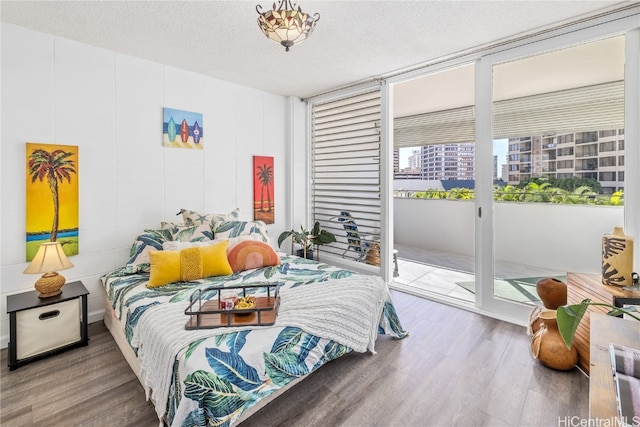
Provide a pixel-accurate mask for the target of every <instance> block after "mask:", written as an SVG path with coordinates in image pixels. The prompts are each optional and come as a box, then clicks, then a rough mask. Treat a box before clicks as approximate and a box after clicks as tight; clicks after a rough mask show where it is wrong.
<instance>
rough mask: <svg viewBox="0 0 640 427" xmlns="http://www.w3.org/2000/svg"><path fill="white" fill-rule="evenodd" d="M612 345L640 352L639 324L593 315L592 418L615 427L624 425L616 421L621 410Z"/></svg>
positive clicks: (599, 314)
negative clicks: (614, 373)
mask: <svg viewBox="0 0 640 427" xmlns="http://www.w3.org/2000/svg"><path fill="white" fill-rule="evenodd" d="M609 343H614V344H619V345H624V346H627V347H631V348H636V349H640V322H638V321H637V320H634V319H631V320H627V319H621V318H618V317H613V316H607V315H603V314H601V313H593V315H592V316H591V344H590V356H591V375H590V376H589V418H590V419H592V420H598V423H599V425H605V423H606V424H607V425H611V426H615V425H622V424H620V423H619V420H618V422H616V418H617V416H618V410H617V406H616V392H615V388H614V384H613V376H612V375H611V358H610V357H609ZM590 425H591V424H590ZM593 425H597V424H593Z"/></svg>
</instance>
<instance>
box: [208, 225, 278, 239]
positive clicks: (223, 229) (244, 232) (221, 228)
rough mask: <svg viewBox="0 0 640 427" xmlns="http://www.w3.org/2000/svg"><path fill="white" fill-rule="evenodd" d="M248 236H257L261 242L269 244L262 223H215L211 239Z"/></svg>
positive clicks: (265, 228)
mask: <svg viewBox="0 0 640 427" xmlns="http://www.w3.org/2000/svg"><path fill="white" fill-rule="evenodd" d="M250 234H259V235H260V237H261V238H262V241H263V242H267V243H269V234H268V232H267V224H265V223H264V222H263V221H216V222H214V223H213V237H214V238H216V239H229V238H231V237H240V236H248V235H250Z"/></svg>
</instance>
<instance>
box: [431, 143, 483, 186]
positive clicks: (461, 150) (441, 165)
mask: <svg viewBox="0 0 640 427" xmlns="http://www.w3.org/2000/svg"><path fill="white" fill-rule="evenodd" d="M421 154H422V179H429V180H450V179H463V180H470V179H474V177H475V170H474V169H475V145H474V143H473V142H467V143H460V144H438V145H425V146H423V147H421Z"/></svg>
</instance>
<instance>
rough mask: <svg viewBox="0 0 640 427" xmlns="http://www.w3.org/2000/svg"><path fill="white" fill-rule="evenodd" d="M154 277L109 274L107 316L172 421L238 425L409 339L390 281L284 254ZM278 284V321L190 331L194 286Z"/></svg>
mask: <svg viewBox="0 0 640 427" xmlns="http://www.w3.org/2000/svg"><path fill="white" fill-rule="evenodd" d="M148 280H149V275H148V274H145V273H142V274H128V273H127V272H126V269H124V268H123V269H119V270H116V271H113V272H111V273H108V274H106V275H105V276H103V278H102V282H103V285H104V287H105V290H106V292H107V306H108V309H109V310H108V313H106V314H105V323H106V324H107V327H108V328H109V330H110V331H111V332H112V334H113V335H114V337H116V342H118V345H119V347H120V348H121V349H122V350H123V354H124V355H125V358H127V361H128V362H129V364H130V365H131V366H132V368H133V370H134V372H135V373H136V375H138V378H139V379H140V382H141V383H142V385H143V387H144V388H145V390H146V392H147V397H148V398H150V399H151V400H152V402H153V403H154V406H155V408H156V412H157V414H158V417H159V418H160V419H162V420H164V422H165V423H167V424H169V425H176V426H181V425H202V426H204V425H212V424H213V425H229V426H230V425H235V424H237V423H239V422H241V421H242V420H243V419H245V418H246V417H247V416H248V415H250V414H251V413H253V412H254V411H256V410H257V409H258V408H260V407H262V406H264V405H265V403H266V402H268V401H270V400H271V399H273V398H274V397H275V396H277V395H279V394H281V393H282V391H283V390H285V389H287V388H289V387H291V385H292V384H295V383H297V382H299V381H301V380H304V378H306V377H307V376H308V375H309V374H310V373H311V372H314V371H315V370H317V369H319V368H320V367H321V366H323V365H326V364H327V363H328V362H330V361H332V360H334V359H336V358H339V357H342V356H344V355H346V354H348V353H350V352H352V351H359V352H367V351H368V352H370V353H372V357H375V355H374V354H373V353H375V347H374V342H375V336H376V335H377V334H378V333H383V334H388V335H390V336H393V337H395V338H398V339H400V338H404V337H405V336H406V335H407V332H406V331H405V330H404V329H403V328H402V326H401V323H400V320H399V318H398V316H397V313H396V311H395V308H394V306H393V302H392V300H391V296H390V294H389V291H388V288H387V286H386V284H385V283H384V282H383V281H382V280H381V279H379V278H375V277H372V276H364V275H360V274H357V273H354V272H351V271H348V270H342V269H339V268H336V267H333V266H329V265H327V264H323V263H318V262H315V261H311V260H307V259H303V258H298V257H295V256H290V257H287V256H285V257H283V258H282V263H281V264H280V265H277V266H271V267H264V268H259V269H253V270H247V271H241V272H238V273H234V274H233V275H229V276H218V277H209V278H206V279H200V280H196V281H192V282H177V283H172V284H170V285H167V286H163V287H160V288H153V289H149V288H147V287H146V284H147V283H148ZM266 284H277V285H278V286H279V290H280V296H281V302H280V307H279V313H278V318H277V319H276V323H275V324H274V325H272V326H245V327H221V328H215V329H198V330H193V331H192V330H185V328H184V326H185V324H186V322H187V320H188V316H187V315H186V314H185V310H186V309H187V308H188V307H189V304H190V301H191V298H192V296H193V295H194V292H200V295H204V296H205V298H210V299H213V298H217V297H218V294H219V292H220V290H221V289H224V288H229V287H235V286H248V285H252V286H253V287H252V288H250V289H253V290H254V291H255V295H257V296H259V295H260V292H261V289H265V287H262V286H264V285H266Z"/></svg>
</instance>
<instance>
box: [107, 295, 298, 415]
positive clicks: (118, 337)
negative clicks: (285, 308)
mask: <svg viewBox="0 0 640 427" xmlns="http://www.w3.org/2000/svg"><path fill="white" fill-rule="evenodd" d="M104 324H105V326H106V327H107V329H108V330H109V332H110V333H111V335H112V336H113V339H114V340H115V342H116V344H117V345H118V348H119V349H120V352H121V353H122V355H123V356H124V358H125V360H126V361H127V363H128V364H129V366H130V367H131V370H132V371H133V373H134V374H136V377H137V378H138V381H140V384H142V385H143V387H144V382H143V381H142V379H141V377H140V369H141V367H140V361H139V360H138V358H137V357H136V354H135V353H134V351H133V349H132V348H131V346H129V342H128V341H127V338H126V336H125V334H124V331H123V330H122V329H121V328H120V322H119V321H118V320H117V319H116V318H115V316H114V315H113V307H111V303H110V301H109V299H108V298H105V311H104ZM305 378H307V376H304V377H300V378H297V379H295V380H293V381H291V382H290V383H289V384H287V385H286V386H284V387H282V388H281V389H279V390H277V391H275V392H274V393H272V394H270V395H269V396H267V397H265V398H264V399H262V400H261V401H260V402H258V403H256V404H255V405H253V406H252V407H251V408H249V409H247V410H246V411H245V412H244V413H243V414H242V415H241V416H240V417H239V418H238V420H237V423H236V424H238V423H241V422H243V421H244V420H246V419H247V418H249V417H250V416H251V415H253V414H255V413H256V412H258V411H259V410H260V409H262V408H264V407H265V406H266V405H268V404H269V403H270V402H271V401H273V400H274V399H276V398H277V397H278V396H280V395H282V394H283V393H285V392H286V391H287V390H289V389H290V388H291V387H293V386H295V385H296V384H298V383H299V382H300V381H302V380H304V379H305ZM151 400H152V402H153V403H154V404H155V401H154V400H153V397H152V398H151ZM160 421H161V423H164V424H165V425H168V423H167V420H166V419H164V418H163V419H162V420H160Z"/></svg>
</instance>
